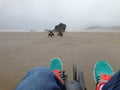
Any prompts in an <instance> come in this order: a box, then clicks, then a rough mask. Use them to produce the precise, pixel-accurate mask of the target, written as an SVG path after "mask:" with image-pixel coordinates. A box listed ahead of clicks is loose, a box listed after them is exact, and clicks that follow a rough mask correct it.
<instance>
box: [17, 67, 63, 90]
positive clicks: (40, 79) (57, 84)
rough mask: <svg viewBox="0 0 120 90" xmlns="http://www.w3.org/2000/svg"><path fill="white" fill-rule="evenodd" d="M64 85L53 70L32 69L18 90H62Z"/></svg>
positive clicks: (18, 86)
mask: <svg viewBox="0 0 120 90" xmlns="http://www.w3.org/2000/svg"><path fill="white" fill-rule="evenodd" d="M62 87H63V84H62V83H61V81H60V80H59V79H58V78H57V77H56V76H55V75H54V73H53V72H51V70H49V69H48V68H44V67H36V68H34V69H31V70H30V71H29V72H28V73H27V74H26V76H25V77H24V78H23V79H22V81H21V82H20V83H19V84H18V85H17V87H16V90H61V89H62Z"/></svg>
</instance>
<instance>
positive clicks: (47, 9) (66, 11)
mask: <svg viewBox="0 0 120 90" xmlns="http://www.w3.org/2000/svg"><path fill="white" fill-rule="evenodd" d="M119 9H120V0H0V30H5V29H10V30H12V29H16V30H17V29H36V30H39V31H44V30H45V29H54V26H55V25H57V24H59V23H65V24H66V25H67V31H74V30H75V31H79V30H81V29H83V28H88V27H91V26H93V27H95V26H96V27H97V26H103V27H104V26H107V27H109V26H110V27H116V26H117V27H118V26H120V10H119Z"/></svg>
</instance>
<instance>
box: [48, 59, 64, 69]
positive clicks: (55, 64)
mask: <svg viewBox="0 0 120 90" xmlns="http://www.w3.org/2000/svg"><path fill="white" fill-rule="evenodd" d="M50 70H63V64H62V61H61V59H60V58H58V57H55V58H52V59H51V61H50Z"/></svg>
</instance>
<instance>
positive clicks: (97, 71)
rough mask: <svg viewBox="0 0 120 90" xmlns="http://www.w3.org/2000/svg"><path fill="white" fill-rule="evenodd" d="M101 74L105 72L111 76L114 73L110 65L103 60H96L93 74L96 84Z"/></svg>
mask: <svg viewBox="0 0 120 90" xmlns="http://www.w3.org/2000/svg"><path fill="white" fill-rule="evenodd" d="M101 74H107V75H109V76H113V74H114V72H113V69H112V67H111V66H110V64H109V63H107V62H106V61H105V60H100V61H98V62H97V63H96V64H95V66H94V71H93V75H94V80H95V83H96V84H98V83H99V80H100V77H101Z"/></svg>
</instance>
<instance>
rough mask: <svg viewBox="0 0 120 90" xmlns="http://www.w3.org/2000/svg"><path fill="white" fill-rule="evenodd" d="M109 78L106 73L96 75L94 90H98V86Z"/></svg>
mask: <svg viewBox="0 0 120 90" xmlns="http://www.w3.org/2000/svg"><path fill="white" fill-rule="evenodd" d="M111 78H112V76H110V75H107V74H101V76H98V77H97V87H96V90H99V88H100V86H101V85H103V84H105V83H107V82H108V81H109V80H110V79H111Z"/></svg>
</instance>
